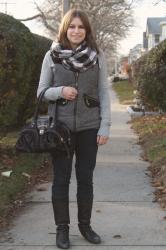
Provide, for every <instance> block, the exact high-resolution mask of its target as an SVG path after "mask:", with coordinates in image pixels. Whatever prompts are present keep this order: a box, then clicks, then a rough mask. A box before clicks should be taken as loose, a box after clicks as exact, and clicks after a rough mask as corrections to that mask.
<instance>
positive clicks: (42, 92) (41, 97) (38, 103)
mask: <svg viewBox="0 0 166 250" xmlns="http://www.w3.org/2000/svg"><path fill="white" fill-rule="evenodd" d="M49 88H50V87H47V88H45V89H43V90H42V91H41V93H40V95H39V97H38V101H37V105H36V110H35V113H34V125H35V126H36V127H37V119H38V115H39V109H40V104H41V102H42V99H43V96H44V94H45V92H46V90H47V89H49Z"/></svg>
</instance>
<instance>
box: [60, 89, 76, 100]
mask: <svg viewBox="0 0 166 250" xmlns="http://www.w3.org/2000/svg"><path fill="white" fill-rule="evenodd" d="M77 94H78V92H77V90H76V89H75V88H73V87H63V89H62V95H63V97H64V98H65V99H67V100H70V101H72V100H74V99H75V98H76V96H77Z"/></svg>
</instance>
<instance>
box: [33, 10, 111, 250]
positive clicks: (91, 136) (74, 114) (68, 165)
mask: <svg viewBox="0 0 166 250" xmlns="http://www.w3.org/2000/svg"><path fill="white" fill-rule="evenodd" d="M48 86H50V88H49V89H48V90H47V91H46V92H45V95H44V98H45V99H46V100H48V101H56V104H57V118H58V120H60V121H62V122H64V123H65V124H66V125H67V126H68V127H69V128H70V130H71V134H72V147H71V157H70V159H68V158H67V157H66V155H65V154H64V153H59V154H58V155H57V154H56V155H54V154H52V155H51V156H52V163H53V170H54V180H53V185H52V204H53V211H54V218H55V224H56V225H57V234H56V244H57V246H58V247H59V248H62V249H67V248H69V247H70V241H69V223H70V218H69V183H70V177H71V170H72V160H73V155H74V154H75V158H76V163H75V169H76V178H77V205H78V227H79V230H80V232H81V234H82V235H83V236H84V238H85V239H86V240H88V241H89V242H91V243H94V244H99V243H100V242H101V238H100V236H99V235H97V234H96V233H95V232H94V231H93V230H92V228H91V225H90V219H91V211H92V204H93V170H94V168H95V164H96V154H97V150H98V145H103V144H105V143H106V142H107V141H108V138H109V128H110V100H109V89H108V83H107V73H106V62H105V57H104V54H103V52H102V51H101V50H99V49H98V47H97V44H96V42H95V39H94V37H93V35H92V30H91V26H90V24H89V20H88V17H87V16H86V14H85V13H84V12H82V11H80V10H75V9H72V10H70V11H68V12H67V13H66V15H65V16H64V18H63V20H62V23H61V25H60V29H59V35H58V42H57V43H55V42H54V43H53V44H52V46H51V49H50V50H49V51H48V52H47V53H46V55H45V58H44V60H43V64H42V70H41V75H40V82H39V87H38V91H37V96H39V94H40V92H41V91H42V90H43V89H44V88H46V87H48ZM54 105H55V104H49V108H48V112H49V114H50V116H53V115H54V114H53V112H54Z"/></svg>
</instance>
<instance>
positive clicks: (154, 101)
mask: <svg viewBox="0 0 166 250" xmlns="http://www.w3.org/2000/svg"><path fill="white" fill-rule="evenodd" d="M132 73H133V82H134V84H136V86H137V89H138V92H139V94H140V98H141V100H142V102H143V104H144V105H145V108H147V109H151V110H162V111H164V112H165V111H166V40H164V41H163V42H161V43H160V44H159V45H158V46H156V47H155V48H153V49H152V50H150V51H149V52H148V53H147V54H145V55H143V56H142V57H141V58H139V59H138V60H137V61H136V62H134V63H133V65H132Z"/></svg>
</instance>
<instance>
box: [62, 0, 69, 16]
mask: <svg viewBox="0 0 166 250" xmlns="http://www.w3.org/2000/svg"><path fill="white" fill-rule="evenodd" d="M69 9H70V0H62V17H63V16H64V15H65V13H66V12H67V11H68V10H69Z"/></svg>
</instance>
